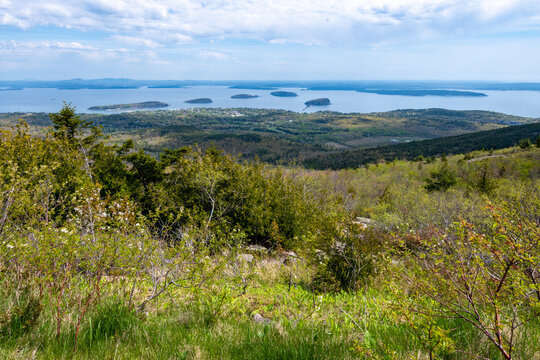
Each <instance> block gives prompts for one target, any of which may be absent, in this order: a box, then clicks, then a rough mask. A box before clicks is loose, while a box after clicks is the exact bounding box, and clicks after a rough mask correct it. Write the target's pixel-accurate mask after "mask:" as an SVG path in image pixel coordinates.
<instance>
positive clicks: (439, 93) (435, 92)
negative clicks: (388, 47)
mask: <svg viewBox="0 0 540 360" xmlns="http://www.w3.org/2000/svg"><path fill="white" fill-rule="evenodd" d="M356 91H357V92H361V93H369V94H378V95H401V96H468V97H483V96H487V95H486V94H484V93H481V92H475V91H457V90H386V89H380V90H367V89H364V90H356Z"/></svg>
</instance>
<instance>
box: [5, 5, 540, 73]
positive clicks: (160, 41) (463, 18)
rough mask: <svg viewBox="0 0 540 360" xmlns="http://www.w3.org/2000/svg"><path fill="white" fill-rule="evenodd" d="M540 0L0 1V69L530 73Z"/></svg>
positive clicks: (538, 38)
mask: <svg viewBox="0 0 540 360" xmlns="http://www.w3.org/2000/svg"><path fill="white" fill-rule="evenodd" d="M539 59H540V1H539V0H206V1H201V0H130V1H128V0H0V80H23V79H42V80H53V79H69V78H76V77H81V78H100V77H128V78H134V79H178V80H183V79H209V80H223V79H249V80H263V79H267V80H273V79H279V80H282V79H297V80H304V79H305V80H312V79H317V80H326V79H332V80H341V79H343V80H365V79H366V80H373V79H381V80H391V79H405V80H439V79H440V80H501V81H537V82H538V81H540V66H538V64H540V60H539Z"/></svg>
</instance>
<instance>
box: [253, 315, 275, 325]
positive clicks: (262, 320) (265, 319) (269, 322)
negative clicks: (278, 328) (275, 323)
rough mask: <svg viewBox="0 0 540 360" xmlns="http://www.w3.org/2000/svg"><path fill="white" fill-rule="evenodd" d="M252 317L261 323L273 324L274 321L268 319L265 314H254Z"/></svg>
mask: <svg viewBox="0 0 540 360" xmlns="http://www.w3.org/2000/svg"><path fill="white" fill-rule="evenodd" d="M252 318H253V321H255V322H256V323H259V324H271V323H272V320H270V319H267V318H265V317H264V316H262V315H259V314H254V315H253V316H252Z"/></svg>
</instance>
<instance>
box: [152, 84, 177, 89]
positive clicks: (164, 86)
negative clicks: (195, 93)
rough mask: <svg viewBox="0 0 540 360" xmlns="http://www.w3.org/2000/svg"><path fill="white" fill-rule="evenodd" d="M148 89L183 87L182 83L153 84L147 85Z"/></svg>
mask: <svg viewBox="0 0 540 360" xmlns="http://www.w3.org/2000/svg"><path fill="white" fill-rule="evenodd" d="M147 88H148V89H181V88H183V86H182V85H152V86H147Z"/></svg>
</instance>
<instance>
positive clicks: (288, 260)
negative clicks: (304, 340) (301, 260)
mask: <svg viewBox="0 0 540 360" xmlns="http://www.w3.org/2000/svg"><path fill="white" fill-rule="evenodd" d="M278 258H279V260H280V261H281V262H282V263H283V265H289V264H294V263H295V262H297V261H298V255H296V253H295V252H294V251H283V252H281V253H279V254H278Z"/></svg>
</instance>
